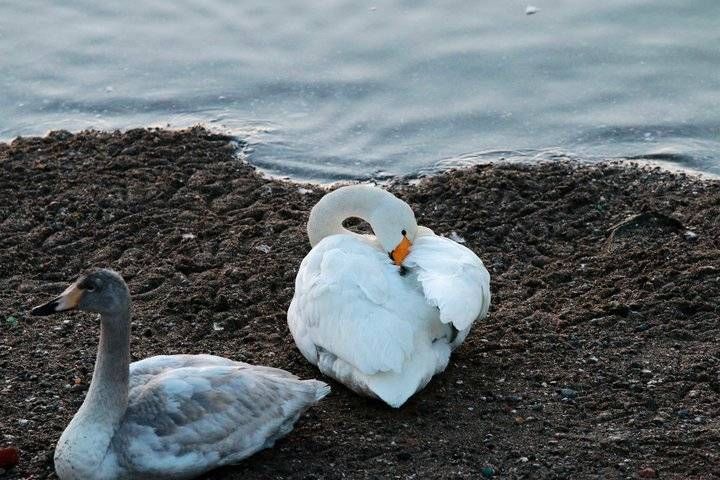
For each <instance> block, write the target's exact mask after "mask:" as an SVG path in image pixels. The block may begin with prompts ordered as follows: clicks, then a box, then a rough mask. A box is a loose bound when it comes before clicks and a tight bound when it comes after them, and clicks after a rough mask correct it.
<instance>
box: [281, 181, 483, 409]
mask: <svg viewBox="0 0 720 480" xmlns="http://www.w3.org/2000/svg"><path fill="white" fill-rule="evenodd" d="M349 217H359V218H362V219H364V220H365V221H367V222H368V223H369V224H370V226H371V227H372V229H373V232H374V233H375V235H376V236H372V235H359V234H356V233H353V232H350V231H349V230H347V229H345V228H343V225H342V223H343V221H344V220H345V219H347V218H349ZM307 230H308V236H309V238H310V244H311V245H312V246H313V248H312V250H311V251H310V253H309V254H308V255H307V256H306V257H305V259H304V260H303V261H302V263H301V264H300V269H299V271H298V274H297V278H296V280H295V295H294V297H293V299H292V302H291V304H290V308H289V310H288V325H289V327H290V332H291V333H292V335H293V338H294V339H295V343H296V344H297V346H298V348H299V349H300V351H301V352H302V354H303V355H304V356H305V358H307V359H308V361H310V362H311V363H313V364H315V365H317V366H318V367H319V369H320V371H321V372H323V373H324V374H326V375H328V376H330V377H332V378H335V379H336V380H338V381H339V382H341V383H343V384H345V385H347V386H348V387H350V388H351V389H352V390H354V391H356V392H357V393H360V394H365V395H369V396H373V397H377V398H380V399H381V400H383V401H384V402H385V403H387V404H388V405H390V406H392V407H399V406H401V405H402V404H403V403H405V401H406V400H407V399H408V398H409V397H410V396H412V395H413V394H414V393H415V392H417V391H418V390H420V389H421V388H423V387H424V386H425V385H427V383H428V382H429V381H430V378H431V377H432V376H433V375H435V374H436V373H439V372H442V371H443V370H444V369H445V367H446V366H447V364H448V361H449V359H450V352H451V351H452V350H453V349H455V348H456V347H457V346H458V345H460V344H461V343H462V342H463V340H465V337H466V336H467V334H468V332H469V331H470V327H471V326H472V324H473V322H474V321H475V320H477V319H479V318H483V317H485V315H486V314H487V311H488V308H489V307H490V275H489V274H488V271H487V270H486V269H485V267H484V266H483V263H482V261H481V260H480V259H479V258H478V257H477V256H476V255H475V254H474V253H473V252H472V251H470V250H469V249H467V248H465V247H464V246H462V245H459V244H457V243H455V242H453V241H452V240H449V239H447V238H444V237H439V236H437V235H435V234H434V233H433V232H432V230H430V229H429V228H425V227H418V226H417V223H416V221H415V215H414V214H413V212H412V209H411V208H410V207H409V206H408V205H407V204H406V203H405V202H403V201H402V200H400V199H398V198H396V197H395V196H393V195H392V194H391V193H389V192H386V191H385V190H382V189H380V188H376V187H372V186H368V185H352V186H347V187H342V188H339V189H337V190H335V191H334V192H331V193H329V194H327V195H325V196H324V197H323V198H322V199H321V200H320V201H319V202H318V203H317V205H315V207H313V209H312V211H311V213H310V219H309V221H308V226H307Z"/></svg>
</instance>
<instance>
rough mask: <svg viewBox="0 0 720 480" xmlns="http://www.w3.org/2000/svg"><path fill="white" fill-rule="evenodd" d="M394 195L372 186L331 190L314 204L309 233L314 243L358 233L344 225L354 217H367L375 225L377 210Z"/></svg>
mask: <svg viewBox="0 0 720 480" xmlns="http://www.w3.org/2000/svg"><path fill="white" fill-rule="evenodd" d="M388 197H392V195H391V194H390V193H388V192H386V191H384V190H381V189H379V188H374V187H371V186H369V185H353V186H352V187H345V188H340V189H338V190H335V191H334V192H331V193H328V194H327V195H325V196H324V197H323V198H321V199H320V201H319V202H318V203H317V204H316V205H315V206H314V207H313V209H312V211H311V212H310V218H309V219H308V225H307V232H308V237H309V238H310V245H312V246H313V247H314V246H315V245H317V244H318V243H319V242H320V240H322V239H323V238H325V237H327V236H330V235H335V234H339V233H342V234H346V235H357V234H356V233H353V232H351V231H350V230H348V229H346V228H345V227H343V221H344V220H346V219H347V218H350V217H357V218H361V219H363V220H365V221H366V222H368V223H369V224H370V226H372V224H373V218H372V217H373V211H374V210H375V209H376V208H377V206H378V205H380V204H381V203H382V202H384V201H387V200H388Z"/></svg>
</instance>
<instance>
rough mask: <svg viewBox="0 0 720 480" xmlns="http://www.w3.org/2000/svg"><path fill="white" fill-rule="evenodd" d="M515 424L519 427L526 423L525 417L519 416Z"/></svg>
mask: <svg viewBox="0 0 720 480" xmlns="http://www.w3.org/2000/svg"><path fill="white" fill-rule="evenodd" d="M515 423H517V424H518V425H522V424H523V423H525V419H524V418H523V417H520V416H517V417H515Z"/></svg>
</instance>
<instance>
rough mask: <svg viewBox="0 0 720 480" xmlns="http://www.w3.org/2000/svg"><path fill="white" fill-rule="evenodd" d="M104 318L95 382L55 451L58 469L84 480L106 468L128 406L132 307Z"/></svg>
mask: <svg viewBox="0 0 720 480" xmlns="http://www.w3.org/2000/svg"><path fill="white" fill-rule="evenodd" d="M100 319H101V324H100V325H101V326H100V346H99V348H98V354H97V359H96V360H95V371H94V373H93V378H92V383H91V384H90V388H89V390H88V392H87V396H86V397H85V401H84V402H83V404H82V406H81V407H80V409H79V410H78V412H77V413H76V414H75V416H74V417H73V419H72V421H71V422H70V425H68V427H67V429H65V432H63V435H62V437H60V441H59V442H58V444H57V448H56V450H55V467H56V469H61V470H62V471H63V472H67V471H68V469H69V470H71V471H73V472H74V474H77V475H80V477H82V476H83V475H84V474H87V475H90V472H95V474H97V472H98V471H99V470H98V469H101V468H103V467H102V466H103V465H104V464H105V462H106V459H107V458H108V456H107V455H108V452H109V451H110V449H111V444H112V439H113V437H114V436H115V433H116V432H117V429H118V426H119V425H120V423H121V422H122V419H123V417H124V416H125V411H126V410H127V405H128V379H129V375H130V371H129V370H130V307H129V305H128V307H127V308H126V309H125V310H124V311H123V312H121V313H119V314H115V315H101V317H100ZM58 472H60V470H58ZM72 478H75V477H74V476H73V477H72ZM78 478H79V477H78Z"/></svg>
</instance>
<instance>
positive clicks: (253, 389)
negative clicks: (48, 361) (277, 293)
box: [33, 270, 329, 480]
mask: <svg viewBox="0 0 720 480" xmlns="http://www.w3.org/2000/svg"><path fill="white" fill-rule="evenodd" d="M92 275H93V276H96V277H97V278H95V281H96V282H98V281H99V282H103V281H104V283H105V288H106V289H108V290H111V289H112V286H113V284H117V285H120V282H122V284H121V285H122V287H124V289H125V291H126V290H127V287H126V286H125V284H124V282H123V281H122V279H121V278H120V276H119V275H117V274H116V273H114V272H110V271H108V270H100V271H99V272H96V273H94V274H92ZM90 277H91V276H88V277H83V278H82V279H81V280H79V281H78V282H77V283H76V284H74V285H72V286H71V287H70V288H69V289H68V290H66V292H65V293H64V294H63V296H61V297H59V298H58V299H56V300H54V301H53V302H50V303H48V304H47V305H44V306H42V307H38V308H37V309H35V310H34V311H33V313H35V314H39V315H43V314H49V313H54V312H55V311H62V310H65V309H68V308H73V305H72V303H73V302H75V303H76V305H78V306H79V308H81V309H86V310H90V311H99V312H100V313H101V319H102V323H101V336H100V348H99V351H98V358H97V361H96V364H95V373H94V374H93V379H92V383H91V385H90V388H89V390H88V393H87V396H86V398H85V401H84V403H83V405H82V406H81V407H80V409H79V410H78V412H77V414H76V415H75V416H74V417H73V419H72V421H71V422H70V424H69V425H68V427H67V428H66V429H65V431H64V432H63V434H62V436H61V437H60V441H59V442H58V445H57V447H56V449H55V469H56V472H57V474H58V477H60V478H61V479H62V480H67V479H88V480H95V479H119V478H133V479H145V478H147V479H171V478H172V479H183V478H192V477H195V476H197V475H200V474H202V473H204V472H207V471H208V470H211V469H213V468H216V467H219V466H222V465H228V464H232V463H236V462H238V461H240V460H242V459H243V458H245V457H247V456H249V455H251V454H253V453H255V452H257V451H258V450H261V449H263V448H267V447H270V446H272V444H273V442H274V441H275V440H276V439H278V438H280V437H282V436H283V435H285V434H286V433H288V432H289V431H290V430H292V427H293V424H294V423H295V421H296V420H297V419H298V417H299V416H300V414H301V413H302V412H304V411H305V410H306V409H307V408H308V407H310V406H311V405H313V404H314V403H316V402H317V401H318V400H320V399H321V398H322V397H324V396H325V395H326V394H327V393H328V392H329V388H328V386H327V385H326V384H324V383H322V382H318V381H315V380H306V381H301V380H298V379H297V377H295V376H294V375H292V374H290V373H288V372H285V371H284V370H279V369H276V368H269V367H258V366H253V365H250V364H247V363H242V362H236V361H233V360H229V359H226V358H222V357H216V356H212V355H162V356H156V357H151V358H147V359H145V360H141V361H138V362H134V363H131V364H130V363H129V338H130V332H129V300H128V304H127V306H126V307H125V308H122V307H120V308H117V307H114V308H113V309H114V311H115V313H112V312H110V311H106V312H103V311H102V310H100V309H97V308H95V309H94V308H83V302H84V301H85V300H84V299H83V298H82V297H83V296H85V297H88V296H90V295H98V293H97V292H98V291H100V290H101V288H102V287H100V286H97V285H96V286H95V287H93V290H92V294H91V293H83V287H82V285H83V282H88V280H87V279H88V278H90ZM98 279H99V280H98ZM73 287H74V288H73ZM119 290H122V288H115V292H114V293H113V295H116V296H117V295H121V294H119V293H117V292H118V291H119ZM68 292H69V293H68ZM72 295H75V300H73V298H72ZM78 298H80V299H79V300H77V299H78ZM101 300H102V301H103V302H105V303H106V304H107V303H108V301H107V299H101ZM88 303H90V301H89V300H88ZM101 304H102V302H101V301H100V300H98V301H96V304H95V305H89V307H95V306H96V305H101ZM118 304H122V302H121V301H120V302H118ZM68 305H69V306H68Z"/></svg>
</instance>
